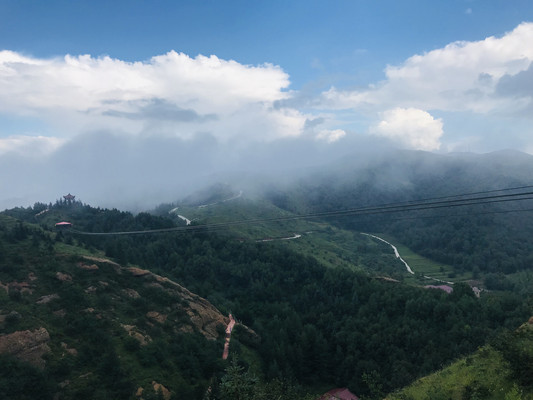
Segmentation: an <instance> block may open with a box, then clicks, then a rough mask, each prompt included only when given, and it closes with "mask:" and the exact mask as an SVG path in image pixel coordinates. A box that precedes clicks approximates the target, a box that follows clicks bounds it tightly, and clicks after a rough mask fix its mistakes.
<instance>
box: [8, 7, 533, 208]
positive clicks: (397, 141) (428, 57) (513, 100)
mask: <svg viewBox="0 0 533 400" xmlns="http://www.w3.org/2000/svg"><path fill="white" fill-rule="evenodd" d="M0 21H1V22H0V186H11V187H19V186H20V190H15V191H14V193H13V194H12V195H10V198H9V199H7V200H5V201H4V203H1V202H0V206H2V204H9V205H11V204H12V203H15V202H19V201H30V199H32V198H35V197H40V196H42V195H44V193H46V196H48V195H50V193H52V191H57V190H62V189H63V187H72V185H74V182H78V181H79V177H84V179H85V181H86V183H87V182H92V181H93V180H94V176H93V175H91V174H90V173H89V172H88V171H89V170H90V169H91V165H94V164H95V163H100V164H101V163H104V164H105V163H106V162H109V161H103V160H102V159H101V155H100V154H101V152H100V151H99V149H100V148H101V147H106V146H108V145H109V143H115V144H116V143H118V142H120V143H122V146H119V147H120V148H121V149H126V150H121V151H120V155H119V156H117V160H116V161H115V163H114V164H109V165H107V168H108V169H110V170H114V171H116V178H115V179H109V180H108V181H106V182H105V183H102V184H101V185H100V186H99V187H98V190H99V191H100V192H105V191H106V190H107V188H108V187H117V185H118V186H120V185H124V186H126V185H127V183H125V182H130V181H134V178H135V179H139V173H137V174H136V176H135V177H131V176H129V175H128V174H129V173H130V172H129V170H128V169H127V168H126V167H127V166H129V167H131V165H135V163H136V161H138V160H137V158H136V157H142V158H150V157H153V158H154V161H156V160H157V159H159V155H158V151H161V147H160V146H163V145H162V143H163V142H164V143H165V145H164V147H165V148H167V149H168V148H175V151H176V153H180V152H181V151H183V148H189V150H190V149H191V148H194V149H195V151H198V152H201V153H202V157H204V159H205V160H206V163H207V164H209V165H210V166H211V170H209V169H205V170H203V172H202V173H203V174H204V175H206V174H207V175H208V174H210V173H211V172H212V171H219V170H221V169H223V168H229V169H233V170H235V169H238V168H239V167H241V166H240V164H239V162H238V160H242V159H244V158H246V157H245V156H244V154H245V153H249V152H250V149H252V148H254V149H258V148H262V149H270V150H269V151H271V153H268V151H266V150H265V151H266V153H265V154H264V155H262V157H260V158H261V159H264V160H267V159H268V156H267V153H268V154H270V155H271V156H272V157H273V160H275V161H274V163H278V162H279V160H278V159H277V158H276V157H282V156H281V155H280V154H284V155H285V156H284V157H289V156H287V154H288V150H287V149H293V150H294V151H296V149H298V150H297V152H298V154H307V158H308V159H311V158H312V159H316V157H317V154H322V155H323V154H328V157H330V158H333V157H334V156H335V155H337V156H342V155H345V154H348V153H349V151H350V150H351V149H352V148H353V147H357V146H358V143H360V142H361V141H363V142H365V143H366V142H369V141H370V142H372V141H375V142H376V143H379V144H380V145H394V146H398V147H401V148H407V149H416V150H425V151H434V152H443V153H446V152H451V151H474V152H487V151H494V150H498V149H503V148H514V149H519V150H523V151H526V152H529V153H533V124H532V123H531V122H532V118H533V117H532V115H533V64H532V62H533V3H532V2H531V1H530V0H527V1H525V0H507V1H503V0H502V1H499V0H442V1H429V0H427V1H422V0H412V1H397V0H396V1H389V0H387V1H385V0H383V1H379V0H378V1H369V0H352V1H343V0H339V1H325V0H324V1H310V0H307V1H277V0H273V1H254V2H251V1H139V0H130V1H98V0H92V1H66V0H65V1H56V0H49V1H46V2H45V1H36V0H33V1H27V0H19V1H14V0H13V1H6V0H0ZM82 144H83V146H85V147H83V146H82ZM206 144H209V146H208V147H209V149H210V150H209V151H207V150H205V149H206ZM262 144H263V146H262ZM188 146H189V147H188ZM258 146H259V147H258ZM140 147H142V148H145V149H151V151H152V153H150V154H147V153H145V154H142V155H141V153H138V152H137V153H136V151H137V150H135V149H138V148H140ZM282 148H284V149H285V150H284V151H282V152H281V153H276V151H279V149H282ZM127 149H129V150H127ZM273 149H277V150H273ZM230 150H231V151H230ZM91 151H93V153H92V152H91ZM76 152H81V153H83V157H82V156H81V154H77V153H76ZM180 154H181V153H180ZM69 157H74V158H75V159H77V160H83V162H76V165H77V166H76V167H72V161H71V159H69ZM183 157H184V159H186V157H185V155H183ZM289 158H290V157H289ZM58 160H62V161H58ZM228 160H229V161H228ZM298 161H301V162H302V165H306V162H308V160H306V159H305V157H303V156H302V157H298ZM232 162H233V163H232ZM62 163H63V164H62ZM65 163H66V164H68V165H69V167H68V168H66V167H65V166H64V164H65ZM84 163H85V164H84ZM155 163H156V162H155ZM185 165H186V164H185V163H182V164H179V163H178V164H175V165H174V164H173V165H172V167H173V168H175V169H183V168H185ZM17 167H19V168H17ZM35 169H39V170H46V169H48V170H49V171H51V173H49V174H47V175H46V176H34V175H32V173H31V171H35ZM66 169H68V170H69V172H68V173H67V172H66V171H65V170H66ZM130 169H131V168H130ZM1 171H4V172H1ZM6 171H9V172H6ZM13 171H20V173H18V174H16V173H13ZM37 175H38V174H37ZM141 175H143V174H141ZM143 176H145V179H146V181H147V182H149V183H150V184H153V187H152V186H151V189H150V190H151V191H155V192H157V190H158V186H157V184H158V182H157V180H156V181H155V183H154V179H153V178H152V177H151V176H149V175H148V174H144V175H143ZM20 181H23V182H27V185H22V186H21V185H20V184H18V183H17V182H20ZM162 181H164V180H162ZM69 185H70V186H69ZM183 185H184V186H183V187H185V184H183ZM93 186H94V188H95V189H94V190H93V192H95V193H96V192H98V190H97V189H96V187H97V184H96V183H94V184H93ZM140 186H142V185H140ZM67 191H69V190H67ZM169 193H170V192H169ZM135 196H136V194H135V192H132V194H131V197H132V198H133V197H135ZM154 196H156V195H154ZM96 197H97V196H96Z"/></svg>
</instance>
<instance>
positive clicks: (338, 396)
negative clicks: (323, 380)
mask: <svg viewBox="0 0 533 400" xmlns="http://www.w3.org/2000/svg"><path fill="white" fill-rule="evenodd" d="M318 400H359V397H357V396H356V395H355V394H353V393H352V392H350V391H349V390H348V389H347V388H337V389H331V390H330V391H329V392H327V393H325V394H323V395H322V397H320V398H319V399H318Z"/></svg>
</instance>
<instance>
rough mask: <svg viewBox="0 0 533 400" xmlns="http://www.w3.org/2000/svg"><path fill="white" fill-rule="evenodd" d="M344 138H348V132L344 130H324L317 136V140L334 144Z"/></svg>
mask: <svg viewBox="0 0 533 400" xmlns="http://www.w3.org/2000/svg"><path fill="white" fill-rule="evenodd" d="M344 136H346V132H345V131H343V130H342V129H333V130H330V129H324V130H321V131H320V132H318V134H317V135H316V139H318V140H325V141H326V142H328V143H333V142H336V141H337V140H339V139H341V138H343V137H344Z"/></svg>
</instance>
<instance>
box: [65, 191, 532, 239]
mask: <svg viewBox="0 0 533 400" xmlns="http://www.w3.org/2000/svg"><path fill="white" fill-rule="evenodd" d="M532 188H533V186H521V187H516V188H506V189H497V190H490V191H483V192H474V193H466V194H459V195H453V196H444V197H435V198H430V199H423V200H418V201H406V202H400V203H388V204H383V205H380V206H371V207H361V208H350V209H345V210H334V211H324V212H315V213H308V214H300V215H289V216H282V217H271V218H252V219H245V220H237V221H227V222H219V223H211V224H202V225H189V226H185V227H183V226H182V227H173V228H162V229H150V230H139V231H122V232H84V231H78V230H76V229H70V232H72V233H74V234H78V235H91V236H112V235H140V234H154V233H166V232H179V231H184V232H191V231H198V230H209V231H216V230H219V229H226V228H228V227H232V226H239V225H245V224H255V223H269V222H285V221H294V220H302V219H316V218H324V217H344V216H355V215H375V214H390V213H398V212H408V211H423V210H432V209H441V208H455V207H464V206H477V205H484V204H494V203H506V202H511V201H524V200H533V191H528V192H520V193H505V194H499V195H494V194H493V195H490V194H491V193H497V192H509V191H513V190H514V191H516V190H524V189H532ZM467 196H474V197H467ZM516 211H519V210H513V212H516ZM524 211H528V210H524ZM469 215H472V214H469Z"/></svg>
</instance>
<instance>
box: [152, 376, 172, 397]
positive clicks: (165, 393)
mask: <svg viewBox="0 0 533 400" xmlns="http://www.w3.org/2000/svg"><path fill="white" fill-rule="evenodd" d="M152 387H153V388H154V392H156V393H159V392H161V394H162V395H163V398H164V399H165V400H170V396H171V394H170V390H168V389H167V388H166V387H164V386H163V385H161V384H160V383H157V382H156V381H152Z"/></svg>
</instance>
